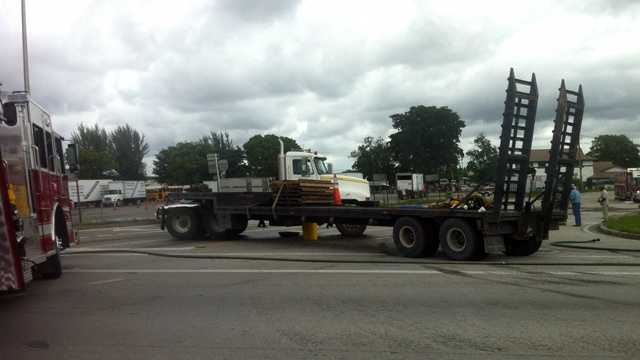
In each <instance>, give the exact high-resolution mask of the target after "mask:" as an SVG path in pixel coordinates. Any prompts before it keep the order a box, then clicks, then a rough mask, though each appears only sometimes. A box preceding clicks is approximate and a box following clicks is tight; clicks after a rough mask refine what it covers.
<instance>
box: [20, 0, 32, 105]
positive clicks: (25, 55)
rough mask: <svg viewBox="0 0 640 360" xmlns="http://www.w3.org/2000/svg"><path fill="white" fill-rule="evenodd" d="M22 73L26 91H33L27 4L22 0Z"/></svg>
mask: <svg viewBox="0 0 640 360" xmlns="http://www.w3.org/2000/svg"><path fill="white" fill-rule="evenodd" d="M22 73H23V75H24V92H26V93H27V94H29V93H30V92H31V85H30V84H29V50H28V49H27V5H26V3H25V0H22Z"/></svg>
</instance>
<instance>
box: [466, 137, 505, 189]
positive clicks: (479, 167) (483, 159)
mask: <svg viewBox="0 0 640 360" xmlns="http://www.w3.org/2000/svg"><path fill="white" fill-rule="evenodd" d="M473 144H474V145H475V148H474V149H472V150H469V151H467V156H468V157H469V163H468V164H467V171H468V172H469V173H470V174H471V176H470V177H471V179H472V180H473V181H476V182H487V181H489V180H491V179H493V178H494V177H495V173H496V161H497V159H498V148H497V147H495V146H493V145H492V144H491V141H490V140H489V139H487V138H486V137H485V136H484V134H482V133H480V135H478V136H477V137H476V138H475V139H474V140H473Z"/></svg>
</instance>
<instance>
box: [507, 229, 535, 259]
mask: <svg viewBox="0 0 640 360" xmlns="http://www.w3.org/2000/svg"><path fill="white" fill-rule="evenodd" d="M541 245H542V237H540V236H536V234H535V233H533V232H530V233H529V237H528V238H527V239H526V240H516V239H511V238H505V240H504V249H505V255H508V256H529V255H533V254H535V253H536V252H538V250H540V246H541Z"/></svg>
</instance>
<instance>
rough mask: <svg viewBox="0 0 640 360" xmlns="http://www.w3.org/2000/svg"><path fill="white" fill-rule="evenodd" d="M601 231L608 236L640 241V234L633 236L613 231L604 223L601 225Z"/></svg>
mask: <svg viewBox="0 0 640 360" xmlns="http://www.w3.org/2000/svg"><path fill="white" fill-rule="evenodd" d="M599 229H600V231H602V232H603V233H605V234H607V235H613V236H617V237H621V238H625V239H632V240H640V234H632V233H628V232H624V231H618V230H612V229H609V228H608V227H606V226H605V225H603V224H602V223H601V224H600V225H599Z"/></svg>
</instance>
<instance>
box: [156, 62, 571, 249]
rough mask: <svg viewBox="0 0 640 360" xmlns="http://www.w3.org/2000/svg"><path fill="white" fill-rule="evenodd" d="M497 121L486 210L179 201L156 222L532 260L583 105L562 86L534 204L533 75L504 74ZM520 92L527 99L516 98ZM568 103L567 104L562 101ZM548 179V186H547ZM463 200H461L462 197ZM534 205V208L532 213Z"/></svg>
mask: <svg viewBox="0 0 640 360" xmlns="http://www.w3.org/2000/svg"><path fill="white" fill-rule="evenodd" d="M508 80H509V85H508V88H507V99H506V101H505V112H504V114H503V124H502V135H501V143H500V150H499V157H498V164H497V174H496V175H497V176H496V191H495V193H494V204H493V207H491V208H489V209H484V208H480V209H478V208H473V209H465V208H463V206H464V205H465V203H466V201H467V200H468V197H465V198H464V199H462V201H461V204H460V205H457V206H453V207H449V208H427V207H419V206H410V207H402V206H400V207H379V206H346V205H344V206H340V205H334V206H281V205H278V201H277V196H276V199H275V200H273V194H272V193H270V192H263V193H248V192H243V193H210V192H203V193H197V192H196V193H182V194H180V195H179V196H178V198H177V199H176V201H177V202H176V203H174V204H171V205H167V206H164V207H161V208H160V209H159V211H158V215H159V217H160V218H161V220H162V221H161V227H162V228H163V229H164V228H165V227H166V228H167V230H168V231H169V232H170V233H171V235H172V236H173V237H175V238H177V239H193V238H198V237H201V236H204V235H209V236H217V235H219V234H225V235H227V236H229V235H237V234H240V233H242V232H243V231H244V230H245V229H246V227H247V222H248V221H249V220H266V221H269V222H270V224H271V225H284V226H298V225H301V224H303V223H318V224H331V225H336V227H337V228H338V230H339V231H340V232H341V233H342V234H343V235H345V236H358V235H362V234H363V233H364V231H365V230H366V226H367V225H376V226H389V227H393V240H394V243H395V245H396V248H397V249H398V251H399V253H400V254H401V255H402V256H405V257H423V256H431V255H433V254H435V252H436V251H437V250H438V249H439V248H441V249H442V251H443V252H444V253H445V254H446V255H447V256H448V257H449V258H451V259H454V260H472V259H477V258H481V257H482V256H484V255H486V254H487V253H503V254H507V255H514V256H527V255H530V254H533V253H535V252H536V251H537V250H538V249H539V248H540V245H541V243H542V240H544V239H547V238H548V236H549V231H550V230H554V229H557V228H558V226H559V223H560V222H562V221H564V220H565V219H566V209H567V201H568V194H569V191H570V186H571V178H570V177H569V175H567V174H573V167H574V166H575V162H576V153H577V148H578V140H579V134H580V127H581V126H580V125H581V122H582V109H583V108H584V100H583V97H582V89H581V88H580V89H579V90H578V91H577V92H575V91H568V90H566V89H565V87H564V81H562V85H561V87H560V96H559V97H558V105H557V109H556V119H555V129H556V130H557V131H556V130H554V135H553V139H552V141H551V143H552V149H551V157H552V158H551V159H550V165H549V166H548V167H547V169H546V172H547V178H548V184H547V185H546V186H545V191H544V192H543V193H541V194H540V195H539V196H537V197H535V198H533V199H532V198H531V194H530V196H529V198H528V199H527V198H526V190H525V188H526V180H527V177H528V176H530V175H533V174H534V173H533V174H532V171H531V169H530V168H529V153H530V150H531V142H532V138H533V125H534V121H535V114H536V107H537V98H538V92H537V84H536V80H535V75H533V76H532V79H531V81H525V80H520V79H516V78H515V76H514V73H513V70H511V73H510V75H509V79H508ZM522 86H524V87H526V88H527V89H528V91H524V90H522V88H521V87H522ZM569 96H575V97H576V99H575V100H573V99H572V100H569V98H568V97H569ZM549 179H552V180H551V181H549ZM470 194H471V193H469V195H470ZM539 199H542V204H541V206H536V205H535V203H536V201H537V200H539Z"/></svg>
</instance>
